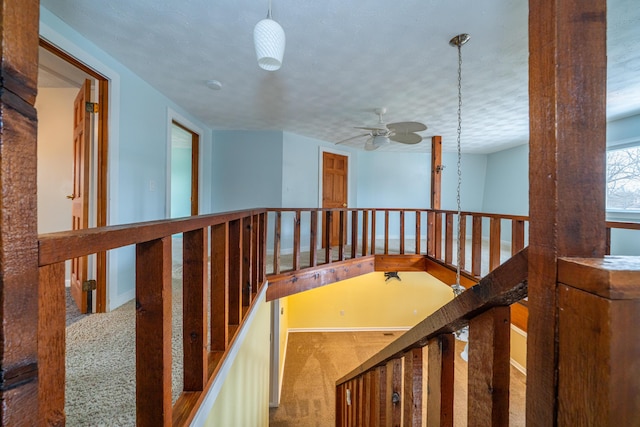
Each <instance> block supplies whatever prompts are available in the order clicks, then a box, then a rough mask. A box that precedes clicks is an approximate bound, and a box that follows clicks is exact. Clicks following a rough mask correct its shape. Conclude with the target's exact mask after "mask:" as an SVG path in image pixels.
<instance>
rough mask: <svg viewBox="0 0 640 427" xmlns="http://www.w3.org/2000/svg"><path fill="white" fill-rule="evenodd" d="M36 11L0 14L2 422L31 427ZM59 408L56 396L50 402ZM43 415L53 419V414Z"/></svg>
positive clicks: (9, 4) (8, 4) (25, 8)
mask: <svg viewBox="0 0 640 427" xmlns="http://www.w3.org/2000/svg"><path fill="white" fill-rule="evenodd" d="M38 13H39V2H38V1H35V0H28V1H22V0H4V1H3V2H2V11H1V13H0V49H1V50H0V55H1V61H0V84H1V87H0V182H1V183H2V193H1V194H0V206H1V207H2V211H1V213H0V242H1V247H0V319H1V322H0V366H1V367H2V375H1V376H0V401H2V404H1V405H0V424H1V425H37V424H38V421H39V416H38V366H37V358H38V347H37V342H38V303H39V301H38V300H39V286H38V252H37V197H36V194H37V191H36V187H37V183H36V163H37V155H36V154H37V153H36V151H37V150H36V111H35V109H34V108H33V104H34V102H35V96H36V91H37V88H36V81H37V75H38V25H39V24H38ZM51 309H52V308H51ZM54 333H55V331H54ZM63 363H64V362H63ZM57 397H58V398H59V395H57ZM58 403H59V401H58V400H57V399H56V402H55V404H56V405H57V404H58ZM45 415H52V416H53V417H54V418H55V417H56V414H52V413H49V414H45ZM56 419H57V418H56Z"/></svg>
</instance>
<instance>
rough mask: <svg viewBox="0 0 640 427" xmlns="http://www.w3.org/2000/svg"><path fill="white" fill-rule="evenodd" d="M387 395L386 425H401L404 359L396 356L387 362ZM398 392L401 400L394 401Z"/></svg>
mask: <svg viewBox="0 0 640 427" xmlns="http://www.w3.org/2000/svg"><path fill="white" fill-rule="evenodd" d="M386 392H387V395H386V397H385V400H386V401H385V405H386V411H385V412H386V415H387V418H386V421H385V425H386V426H387V427H400V422H401V420H402V401H403V396H402V359H401V358H399V357H398V358H395V359H392V360H389V361H388V362H387V385H386ZM394 393H397V394H398V395H399V396H400V397H399V399H400V400H399V402H398V403H394V402H393V395H394Z"/></svg>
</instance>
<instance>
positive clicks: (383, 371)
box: [374, 364, 387, 427]
mask: <svg viewBox="0 0 640 427" xmlns="http://www.w3.org/2000/svg"><path fill="white" fill-rule="evenodd" d="M375 372H376V377H375V378H376V379H377V382H378V390H379V391H380V394H379V396H378V403H377V406H378V408H377V410H378V414H379V415H380V416H379V417H378V421H377V425H378V426H379V427H382V426H385V425H386V422H387V365H386V364H385V365H382V366H378V367H377V368H375ZM374 423H375V421H374Z"/></svg>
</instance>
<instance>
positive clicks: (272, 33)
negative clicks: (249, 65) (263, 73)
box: [253, 1, 286, 71]
mask: <svg viewBox="0 0 640 427" xmlns="http://www.w3.org/2000/svg"><path fill="white" fill-rule="evenodd" d="M253 43H254V45H255V48H256V58H257V59H258V66H259V67H260V68H262V69H263V70H267V71H276V70H279V69H280V67H281V66H282V58H283V57H284V47H285V44H286V39H285V35H284V30H283V29H282V27H281V26H280V24H278V23H277V22H276V21H274V20H273V19H272V18H271V1H269V11H268V12H267V17H266V18H265V19H263V20H262V21H260V22H258V23H257V24H256V26H255V27H254V29H253Z"/></svg>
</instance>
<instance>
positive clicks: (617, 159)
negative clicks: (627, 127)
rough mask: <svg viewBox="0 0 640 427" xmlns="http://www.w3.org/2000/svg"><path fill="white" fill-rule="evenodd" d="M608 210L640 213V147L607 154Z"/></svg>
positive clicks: (615, 150) (617, 150) (610, 151)
mask: <svg viewBox="0 0 640 427" xmlns="http://www.w3.org/2000/svg"><path fill="white" fill-rule="evenodd" d="M607 209H608V210H614V211H623V212H640V145H635V146H631V147H625V148H620V149H613V150H609V151H608V152H607Z"/></svg>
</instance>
